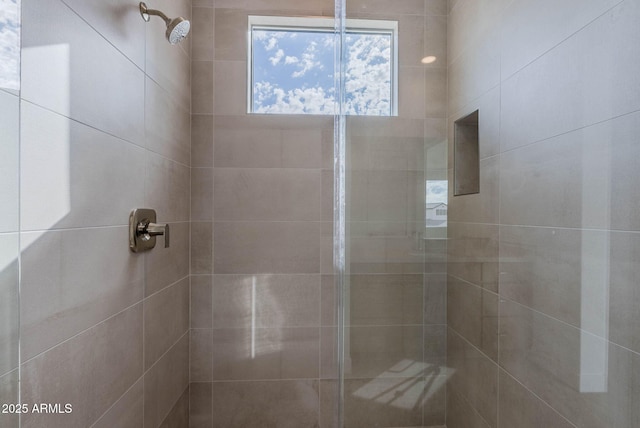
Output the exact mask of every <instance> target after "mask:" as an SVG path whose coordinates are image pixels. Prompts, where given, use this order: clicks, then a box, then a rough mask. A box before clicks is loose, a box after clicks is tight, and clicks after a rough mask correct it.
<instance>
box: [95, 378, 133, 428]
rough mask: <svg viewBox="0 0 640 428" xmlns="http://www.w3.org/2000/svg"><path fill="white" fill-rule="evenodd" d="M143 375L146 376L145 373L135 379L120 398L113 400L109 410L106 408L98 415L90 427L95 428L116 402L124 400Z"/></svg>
mask: <svg viewBox="0 0 640 428" xmlns="http://www.w3.org/2000/svg"><path fill="white" fill-rule="evenodd" d="M143 377H144V375H141V376H140V377H139V378H138V379H136V380H135V381H133V383H132V384H131V386H130V387H129V388H127V390H126V391H125V392H124V393H122V395H121V396H120V397H118V398H117V399H116V400H115V401H114V402H113V404H112V405H111V406H109V408H108V409H107V410H105V411H104V412H103V413H102V414H101V415H100V416H98V418H97V419H96V420H95V422H93V423H92V424H91V425H90V426H89V428H93V427H95V426H96V424H97V423H98V422H100V419H102V418H103V417H105V415H106V414H107V413H109V412H110V411H111V409H113V408H114V407H115V406H116V404H118V402H119V401H120V400H122V398H123V397H124V396H125V395H127V394H128V393H129V391H131V390H132V389H133V387H134V386H136V385H137V384H138V382H143ZM143 392H144V389H143ZM143 401H144V400H143Z"/></svg>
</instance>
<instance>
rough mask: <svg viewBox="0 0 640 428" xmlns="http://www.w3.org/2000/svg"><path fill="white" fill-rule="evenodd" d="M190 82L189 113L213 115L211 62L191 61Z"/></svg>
mask: <svg viewBox="0 0 640 428" xmlns="http://www.w3.org/2000/svg"><path fill="white" fill-rule="evenodd" d="M216 75H217V74H216ZM191 82H192V83H191V84H192V86H193V90H192V98H191V113H192V114H201V115H208V114H213V84H214V82H213V61H192V62H191Z"/></svg>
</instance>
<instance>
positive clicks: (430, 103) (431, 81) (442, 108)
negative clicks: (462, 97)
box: [414, 67, 447, 119]
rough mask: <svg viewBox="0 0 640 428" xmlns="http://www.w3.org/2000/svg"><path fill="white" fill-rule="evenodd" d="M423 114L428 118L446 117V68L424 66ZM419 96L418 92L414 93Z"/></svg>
mask: <svg viewBox="0 0 640 428" xmlns="http://www.w3.org/2000/svg"><path fill="white" fill-rule="evenodd" d="M424 88H425V105H424V115H425V117H429V118H442V119H444V118H446V117H447V69H445V68H435V67H426V69H425V71H424ZM414 96H416V97H417V98H420V95H419V94H416V95H414Z"/></svg>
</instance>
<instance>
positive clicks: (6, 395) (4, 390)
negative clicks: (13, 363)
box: [0, 369, 20, 428]
mask: <svg viewBox="0 0 640 428" xmlns="http://www.w3.org/2000/svg"><path fill="white" fill-rule="evenodd" d="M18 381H19V379H18V370H17V369H16V370H14V371H12V372H9V373H7V374H5V375H3V376H0V400H1V402H2V403H6V404H9V403H14V404H17V403H20V397H19V392H18V391H19V390H20V388H19V386H18ZM19 418H20V415H19V414H18V413H0V425H1V426H3V427H7V428H18V427H19V426H20V420H19Z"/></svg>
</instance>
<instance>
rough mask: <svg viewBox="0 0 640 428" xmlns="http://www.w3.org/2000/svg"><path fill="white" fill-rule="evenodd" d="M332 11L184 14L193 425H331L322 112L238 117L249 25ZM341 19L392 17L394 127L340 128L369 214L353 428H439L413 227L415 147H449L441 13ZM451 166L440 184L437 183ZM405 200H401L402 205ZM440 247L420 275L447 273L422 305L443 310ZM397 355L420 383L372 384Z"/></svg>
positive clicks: (436, 343) (408, 10) (328, 206)
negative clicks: (430, 59) (395, 40)
mask: <svg viewBox="0 0 640 428" xmlns="http://www.w3.org/2000/svg"><path fill="white" fill-rule="evenodd" d="M405 3H406V4H405ZM333 11H334V2H333V1H329V0H312V1H303V2H296V1H289V0H286V1H269V2H267V1H260V0H247V1H241V2H238V1H225V0H200V1H197V2H196V1H194V3H193V18H194V22H193V26H194V28H193V31H194V33H193V55H192V60H193V62H192V80H193V88H192V89H193V92H192V100H193V103H192V106H193V109H192V112H193V116H192V135H193V145H192V167H193V168H192V211H191V215H192V217H191V219H192V236H191V243H192V246H191V305H192V306H191V307H192V310H191V372H190V382H191V424H192V426H194V427H207V428H210V427H212V426H213V427H225V428H228V427H233V426H243V427H248V426H256V427H263V426H278V427H285V426H292V427H299V426H323V427H329V426H333V423H334V415H335V412H334V408H333V404H334V400H335V395H334V394H335V392H334V391H335V389H334V388H335V385H336V383H335V379H336V375H337V373H336V369H335V361H334V359H335V350H334V344H335V304H334V296H333V276H332V275H333V254H332V234H333V224H332V221H333V201H332V192H333V170H332V167H333V118H332V117H325V116H269V115H248V114H247V113H246V110H247V109H246V98H247V97H246V81H245V80H246V78H245V76H246V68H247V64H246V57H247V54H246V46H247V41H246V35H247V16H248V15H251V14H254V15H283V16H287V15H291V16H318V15H324V16H333ZM347 12H348V15H349V16H348V17H360V18H377V19H397V20H399V22H400V56H401V59H400V100H401V101H400V117H398V118H393V119H384V118H359V119H358V120H353V121H351V122H350V123H349V125H348V126H349V129H350V131H349V132H350V136H349V138H350V144H351V143H353V147H351V149H350V150H352V155H353V162H354V163H353V165H356V164H357V166H356V167H354V168H355V169H357V170H359V172H358V173H356V175H358V174H359V178H358V179H356V180H355V181H353V182H352V183H351V184H353V186H354V187H353V188H352V189H350V190H349V192H353V194H354V195H355V194H360V193H362V195H360V196H359V198H360V199H359V201H364V204H365V206H362V205H360V206H359V207H358V208H354V209H355V210H356V211H357V212H359V214H357V216H356V217H353V219H354V220H356V221H354V226H353V228H354V230H356V231H358V232H357V233H358V234H359V236H355V238H354V239H355V240H354V244H353V245H354V247H357V248H360V249H361V250H362V251H360V250H359V249H357V248H356V249H354V250H353V251H354V253H353V254H354V259H352V263H355V264H354V268H355V270H356V272H357V274H358V275H357V278H355V281H354V283H355V284H356V285H355V286H354V287H355V288H353V293H355V294H354V299H356V298H357V302H358V303H357V304H355V303H354V305H355V306H353V311H354V315H353V316H354V317H355V318H354V319H357V320H359V321H358V322H356V323H355V324H358V325H359V326H358V328H355V327H354V329H352V332H351V333H352V334H351V333H350V335H351V339H350V340H351V343H352V344H353V347H352V348H351V349H352V351H353V354H352V357H353V358H351V359H350V367H351V370H352V371H351V372H350V373H349V375H348V376H349V377H350V379H349V381H348V385H347V389H349V390H350V392H351V394H352V395H353V397H352V398H350V399H348V400H347V403H348V404H347V406H349V408H348V409H346V413H347V414H348V416H347V417H348V418H351V419H350V420H348V421H347V424H348V426H352V427H357V426H370V422H371V420H375V423H378V424H380V423H381V424H383V425H384V426H406V425H410V426H421V425H422V423H423V409H424V407H423V405H422V404H423V402H427V401H430V403H431V407H430V409H431V410H430V411H431V412H432V413H431V414H429V415H428V417H429V421H428V422H429V423H433V424H440V423H442V422H444V400H443V393H444V389H443V388H442V385H443V383H444V382H443V381H442V378H438V376H437V372H435V371H434V372H431V373H430V377H429V378H428V379H427V378H426V377H425V375H424V372H423V371H421V369H422V367H423V363H424V352H425V335H424V334H423V331H425V329H424V328H423V322H425V320H428V324H429V325H430V326H432V328H431V330H429V329H426V330H428V331H429V332H430V333H429V335H427V337H426V342H428V343H429V344H430V345H429V346H430V347H429V351H430V352H432V354H431V355H430V357H431V358H432V362H433V363H434V364H436V367H437V366H438V365H439V364H440V363H442V362H443V357H444V329H443V328H442V324H444V312H443V311H440V312H438V310H437V309H434V308H431V307H430V309H429V311H430V315H431V318H429V317H425V316H424V314H425V311H427V309H425V308H426V307H427V306H428V305H425V304H424V302H423V299H422V297H423V281H424V280H425V278H426V277H428V276H429V275H424V271H423V269H424V267H425V265H424V260H425V258H424V249H423V248H421V243H420V241H421V240H422V238H423V235H418V234H417V233H418V232H420V231H422V228H423V227H424V224H423V219H424V208H423V206H422V207H421V204H422V205H423V204H424V186H423V180H424V177H425V176H424V159H425V157H424V152H425V141H426V142H427V143H428V145H431V146H435V145H438V144H442V142H443V141H445V139H446V91H445V88H446V69H445V64H446V61H445V56H446V40H445V39H446V2H444V1H433V0H427V1H424V0H416V1H410V2H403V4H402V7H399V8H398V7H396V6H395V3H391V2H389V4H381V3H380V2H373V1H353V2H348V3H347ZM425 52H427V53H426V54H425ZM429 54H430V55H436V56H438V57H439V60H440V61H441V62H440V63H438V64H435V65H431V66H428V67H425V66H424V65H422V64H421V63H420V60H421V58H422V57H423V56H425V55H429ZM425 98H428V100H427V101H426V102H425ZM442 153H444V152H442ZM356 158H357V159H356ZM444 163H445V162H444V161H443V162H441V163H440V165H441V167H440V171H439V172H435V171H434V174H436V175H438V174H439V175H438V176H442V175H443V173H445V175H444V177H445V178H446V171H445V170H446V166H443V164H444ZM399 194H400V195H402V196H400V198H401V199H402V201H403V202H402V206H396V205H395V204H396V202H397V201H398V199H397V198H398V195H399ZM367 201H368V202H367ZM351 203H353V207H355V205H356V204H357V203H358V201H357V200H354V201H352V202H349V204H351ZM367 203H370V206H371V211H369V213H368V212H367V207H366V205H367ZM348 209H351V208H348ZM363 209H364V211H363ZM394 209H397V210H399V211H397V212H396V213H395V214H394V211H393V210H394ZM358 210H359V211H358ZM387 214H391V215H392V218H389V217H388V215H387ZM358 216H359V217H358ZM421 219H422V220H421ZM376 222H377V223H376ZM387 223H388V224H387ZM392 223H393V224H392ZM398 227H399V228H400V229H398ZM417 227H418V228H417ZM399 230H400V231H399ZM367 246H370V248H371V249H372V251H366V250H365V247H367ZM442 248H443V247H442V246H440V247H437V245H436V246H435V247H434V248H432V252H433V253H434V254H437V255H436V256H434V259H433V260H432V262H433V264H429V265H428V266H427V267H428V269H431V272H430V273H433V277H432V278H431V279H438V278H439V279H440V281H439V282H438V281H431V282H429V284H439V286H434V287H433V288H432V289H431V290H432V293H433V296H434V299H433V300H432V302H434V301H435V300H436V299H437V298H440V300H441V301H442V299H443V295H442V291H443V281H442V279H443V274H442V273H438V269H439V272H442V268H443V266H444V265H443V264H442ZM380 251H381V252H380ZM438 257H440V258H438ZM438 263H439V265H438ZM436 265H437V266H436ZM384 266H387V267H388V268H389V270H388V271H387V270H385V269H384ZM380 268H382V270H379V269H380ZM438 290H439V293H438ZM361 298H365V300H361ZM367 299H368V300H367ZM408 299H411V300H412V301H411V302H408ZM415 299H417V300H415ZM403 302H405V303H408V304H409V309H410V315H409V316H408V318H407V317H404V316H403V311H404V310H405V309H407V308H408V307H407V306H406V305H403ZM387 303H389V304H388V305H387ZM440 303H441V304H440V305H439V306H438V307H439V308H442V307H443V304H442V302H440ZM374 308H375V310H377V312H376V313H375V314H374V313H372V312H371V310H372V309H374ZM436 324H437V325H436ZM407 357H410V358H411V359H412V360H411V361H412V362H413V363H415V365H414V366H413V367H414V368H416V367H418V368H417V372H415V371H414V372H413V373H412V374H410V375H407V377H406V378H397V377H396V378H395V379H386V380H385V379H382V378H383V377H385V371H386V370H388V369H392V368H393V366H394V365H396V364H401V363H402V362H403V361H405V358H407ZM434 374H435V375H434ZM378 377H379V378H380V379H378ZM427 380H428V381H429V382H430V384H429V385H432V387H431V389H429V394H428V395H427V399H425V396H423V395H422V394H420V393H418V394H414V393H415V392H416V391H417V389H420V388H422V387H424V386H425V385H426V384H425V381H427ZM406 385H410V386H409V387H408V390H407V394H410V395H411V398H410V399H409V400H407V401H406V402H402V403H400V404H398V403H395V402H394V401H395V400H394V399H393V398H392V399H391V403H390V404H389V403H383V404H380V403H376V402H375V400H374V399H362V398H357V397H358V395H359V394H360V392H361V391H363V390H365V389H366V390H368V393H371V392H372V391H378V392H380V391H382V390H384V389H386V388H388V387H391V388H395V389H394V390H397V391H398V392H401V391H402V389H403V387H406ZM415 385H417V387H416V386H415ZM380 388H383V389H382V390H381V389H380ZM420 390H421V391H422V389H420ZM360 395H361V394H360ZM380 418H384V419H380Z"/></svg>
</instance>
